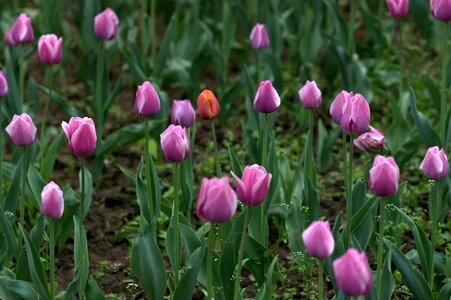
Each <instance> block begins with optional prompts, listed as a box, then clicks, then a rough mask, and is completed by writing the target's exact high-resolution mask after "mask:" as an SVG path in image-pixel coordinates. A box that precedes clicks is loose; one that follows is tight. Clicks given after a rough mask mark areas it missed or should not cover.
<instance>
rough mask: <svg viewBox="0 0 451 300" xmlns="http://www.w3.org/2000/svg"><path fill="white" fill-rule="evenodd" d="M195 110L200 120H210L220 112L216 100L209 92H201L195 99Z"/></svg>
mask: <svg viewBox="0 0 451 300" xmlns="http://www.w3.org/2000/svg"><path fill="white" fill-rule="evenodd" d="M197 110H198V112H199V116H200V118H201V119H202V120H212V119H214V118H216V117H217V116H218V115H219V113H220V112H221V107H220V106H219V102H218V99H216V96H215V94H213V92H212V91H210V90H203V91H202V93H200V94H199V97H197Z"/></svg>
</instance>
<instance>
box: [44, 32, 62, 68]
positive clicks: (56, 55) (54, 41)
mask: <svg viewBox="0 0 451 300" xmlns="http://www.w3.org/2000/svg"><path fill="white" fill-rule="evenodd" d="M62 53H63V38H58V37H57V36H56V35H54V34H46V35H43V36H41V37H40V38H39V42H38V55H39V59H40V60H41V62H42V63H43V64H44V65H56V64H58V63H59V62H60V61H61V56H62Z"/></svg>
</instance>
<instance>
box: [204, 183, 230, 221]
mask: <svg viewBox="0 0 451 300" xmlns="http://www.w3.org/2000/svg"><path fill="white" fill-rule="evenodd" d="M236 206H237V200H236V194H235V192H234V191H233V189H232V187H231V186H230V184H229V179H228V178H227V177H222V178H212V179H207V178H203V179H202V183H201V185H200V190H199V196H198V197H197V209H196V211H197V215H198V216H199V217H200V218H202V219H205V220H207V221H209V222H211V223H216V224H218V223H223V222H225V221H228V220H230V219H232V217H233V215H234V214H235V211H236Z"/></svg>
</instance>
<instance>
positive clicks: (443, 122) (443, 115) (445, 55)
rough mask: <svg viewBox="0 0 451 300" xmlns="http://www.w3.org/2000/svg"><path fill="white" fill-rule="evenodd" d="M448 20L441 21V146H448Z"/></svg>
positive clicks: (445, 147)
mask: <svg viewBox="0 0 451 300" xmlns="http://www.w3.org/2000/svg"><path fill="white" fill-rule="evenodd" d="M447 42H448V22H443V45H442V91H441V94H442V97H441V98H442V99H441V100H442V101H441V104H440V133H441V135H442V141H443V148H444V149H445V152H446V149H447V148H448V143H447V142H446V116H447V113H448V109H447V107H446V75H447V67H448V51H447V50H448V49H447Z"/></svg>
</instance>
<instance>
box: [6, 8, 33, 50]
mask: <svg viewBox="0 0 451 300" xmlns="http://www.w3.org/2000/svg"><path fill="white" fill-rule="evenodd" d="M11 35H12V36H11V39H12V40H13V41H14V43H16V44H28V43H31V42H32V41H33V40H34V33H33V27H32V26H31V18H30V17H29V16H28V15H27V14H20V15H19V17H18V18H17V19H16V22H15V23H14V25H13V27H12V28H11Z"/></svg>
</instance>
